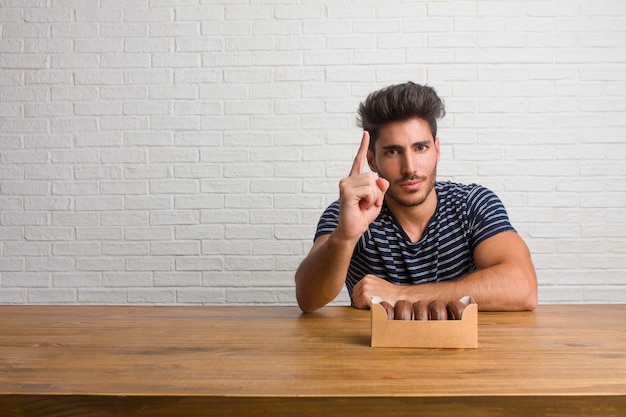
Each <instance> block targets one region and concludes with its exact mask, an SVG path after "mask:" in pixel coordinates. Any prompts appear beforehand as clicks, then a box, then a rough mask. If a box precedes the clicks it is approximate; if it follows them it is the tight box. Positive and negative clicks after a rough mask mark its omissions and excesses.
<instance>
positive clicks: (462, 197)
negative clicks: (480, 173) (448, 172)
mask: <svg viewBox="0 0 626 417" xmlns="http://www.w3.org/2000/svg"><path fill="white" fill-rule="evenodd" d="M435 189H436V190H437V196H438V198H439V200H440V201H455V202H457V203H466V204H468V205H469V206H472V205H474V204H479V205H480V204H481V203H483V202H489V201H492V200H494V199H495V200H497V201H499V198H498V197H497V196H496V194H495V193H494V192H493V191H491V190H490V189H489V188H487V187H485V186H482V185H480V184H475V183H472V184H460V183H456V182H450V181H447V182H438V183H436V184H435Z"/></svg>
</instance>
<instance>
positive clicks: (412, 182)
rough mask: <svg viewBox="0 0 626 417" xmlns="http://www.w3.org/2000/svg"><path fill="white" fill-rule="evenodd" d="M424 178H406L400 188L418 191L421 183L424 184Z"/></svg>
mask: <svg viewBox="0 0 626 417" xmlns="http://www.w3.org/2000/svg"><path fill="white" fill-rule="evenodd" d="M422 182H423V181H422V180H418V179H409V180H405V181H402V182H400V184H399V185H400V188H402V189H403V190H404V191H408V192H412V191H417V190H418V189H419V188H420V187H421V185H422Z"/></svg>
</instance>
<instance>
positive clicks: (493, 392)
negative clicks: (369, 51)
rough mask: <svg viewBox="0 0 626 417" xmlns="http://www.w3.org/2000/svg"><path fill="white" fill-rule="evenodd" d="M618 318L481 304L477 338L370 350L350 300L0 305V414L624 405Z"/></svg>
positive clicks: (616, 408) (624, 309)
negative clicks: (300, 304)
mask: <svg viewBox="0 0 626 417" xmlns="http://www.w3.org/2000/svg"><path fill="white" fill-rule="evenodd" d="M625 322H626V305H541V306H539V308H538V309H537V310H536V311H535V312H522V313H485V312H481V313H479V317H478V334H479V336H478V339H479V347H478V349H410V348H371V347H370V346H369V344H370V313H369V311H363V310H356V309H352V308H350V307H325V308H323V309H321V310H319V311H318V312H316V313H313V314H301V313H300V312H299V310H298V309H297V308H296V307H242V306H238V307H224V306H221V307H118V306H0V410H3V412H2V415H3V416H13V415H14V416H48V417H55V416H72V415H81V416H112V415H115V416H123V415H137V416H140V415H146V416H148V415H150V416H165V415H169V416H171V415H185V416H200V415H304V414H307V415H315V414H320V415H329V414H341V415H359V416H369V415H381V414H386V413H388V412H389V410H392V411H393V413H394V414H396V415H432V414H433V413H437V415H450V416H452V415H455V416H457V415H465V416H472V415H477V416H478V415H481V416H495V415H507V416H508V415H513V414H511V410H521V409H523V410H524V414H522V415H546V416H547V415H550V416H565V415H608V416H613V415H614V416H618V415H619V416H623V415H626V413H625V412H626V332H625V330H626V326H625V325H624V323H625ZM520 407H521V408H520ZM5 410H6V411H5Z"/></svg>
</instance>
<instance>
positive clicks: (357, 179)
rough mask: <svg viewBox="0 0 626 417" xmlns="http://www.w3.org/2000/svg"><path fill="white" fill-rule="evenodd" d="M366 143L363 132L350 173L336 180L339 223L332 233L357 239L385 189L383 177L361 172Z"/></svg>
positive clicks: (376, 210) (374, 213) (379, 204)
mask: <svg viewBox="0 0 626 417" xmlns="http://www.w3.org/2000/svg"><path fill="white" fill-rule="evenodd" d="M369 143H370V136H369V133H368V132H367V131H364V132H363V137H362V139H361V146H360V147H359V151H358V152H357V154H356V157H355V158H354V162H353V163H352V169H351V170H350V174H349V175H348V177H346V178H344V179H342V180H341V181H340V182H339V224H338V226H337V229H336V230H335V233H337V234H338V236H341V237H343V238H344V239H347V240H357V239H358V238H359V237H361V235H362V234H363V233H365V231H366V230H367V228H368V227H369V225H370V223H372V222H373V221H374V220H375V219H376V217H378V214H379V213H380V210H381V208H382V205H383V200H384V197H385V192H386V191H387V189H388V188H389V182H388V181H387V180H385V179H383V178H378V177H377V176H376V174H374V173H372V172H363V169H364V168H365V165H366V164H367V152H368V148H369Z"/></svg>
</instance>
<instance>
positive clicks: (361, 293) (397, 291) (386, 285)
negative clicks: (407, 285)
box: [352, 274, 402, 308]
mask: <svg viewBox="0 0 626 417" xmlns="http://www.w3.org/2000/svg"><path fill="white" fill-rule="evenodd" d="M375 295H376V296H378V297H380V298H382V299H383V300H385V301H387V302H388V303H390V304H391V305H395V304H396V301H398V300H400V299H401V298H402V287H401V286H399V285H396V284H393V283H391V282H389V281H386V280H384V279H382V278H378V277H377V276H375V275H372V274H367V275H365V276H364V277H363V278H362V279H361V280H360V281H359V282H357V284H356V285H355V286H354V288H353V289H352V303H353V304H354V306H355V307H356V308H369V307H371V305H372V297H373V296H375Z"/></svg>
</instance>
